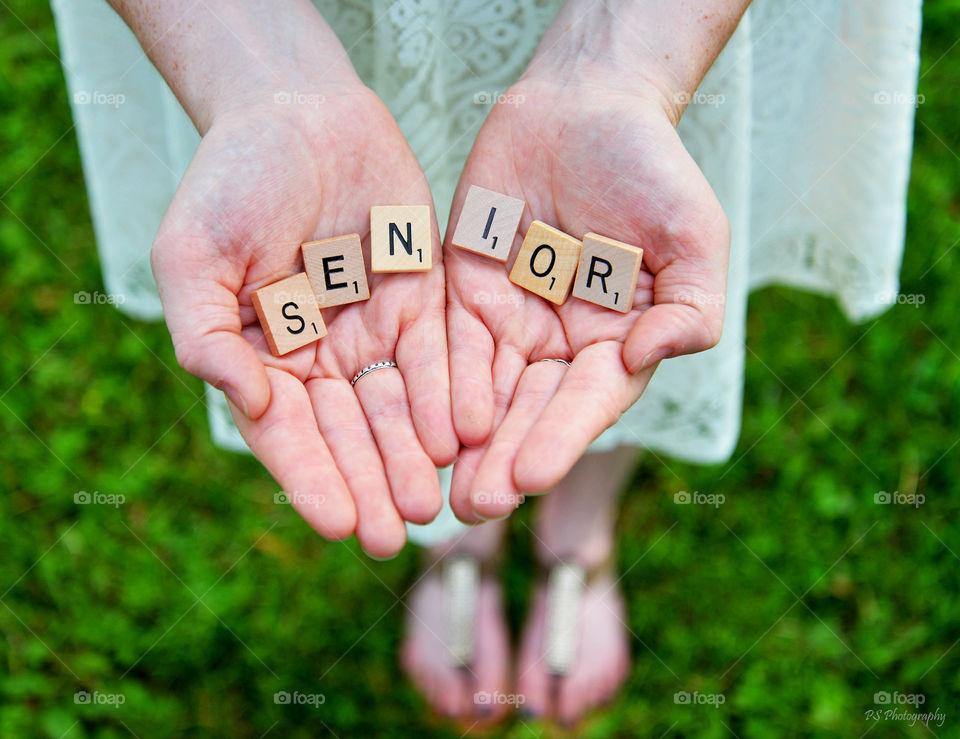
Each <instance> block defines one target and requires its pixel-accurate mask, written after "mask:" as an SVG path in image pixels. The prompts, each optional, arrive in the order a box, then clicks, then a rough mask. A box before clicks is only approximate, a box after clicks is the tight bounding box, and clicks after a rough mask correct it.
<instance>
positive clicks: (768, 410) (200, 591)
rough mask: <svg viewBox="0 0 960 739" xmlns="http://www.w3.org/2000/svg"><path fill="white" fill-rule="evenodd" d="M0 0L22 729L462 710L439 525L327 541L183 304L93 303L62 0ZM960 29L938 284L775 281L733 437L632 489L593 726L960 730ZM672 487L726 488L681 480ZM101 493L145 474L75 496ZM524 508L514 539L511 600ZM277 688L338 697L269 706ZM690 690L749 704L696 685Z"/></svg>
mask: <svg viewBox="0 0 960 739" xmlns="http://www.w3.org/2000/svg"><path fill="white" fill-rule="evenodd" d="M4 5H5V9H3V10H0V32H2V37H3V42H2V44H0V142H2V146H0V193H3V195H2V198H0V205H2V207H0V253H2V255H3V256H2V270H3V277H2V279H3V284H4V288H3V289H2V290H0V337H2V346H3V349H2V351H0V387H2V388H3V391H2V395H0V433H2V441H0V475H2V495H0V542H2V543H0V631H2V641H0V657H2V659H0V736H3V737H33V736H37V737H61V736H65V737H94V736H95V737H124V736H129V735H131V734H133V735H137V736H143V737H163V736H173V735H184V734H186V735H188V736H230V737H247V736H249V737H255V736H262V735H264V734H269V735H272V736H314V735H326V734H328V733H333V734H335V735H338V736H375V735H384V736H389V735H394V736H402V735H407V734H417V735H420V736H451V737H456V736H459V735H460V733H461V731H462V729H457V728H456V727H453V726H450V725H447V724H444V723H442V722H440V721H438V720H436V719H433V718H430V717H429V715H428V713H427V711H426V710H425V707H424V704H423V702H422V701H421V700H420V698H419V697H418V695H417V694H416V692H415V691H414V690H413V689H412V688H411V687H410V686H409V685H408V683H407V682H406V681H405V680H404V679H403V677H402V676H401V674H400V673H399V671H398V669H397V665H396V652H397V646H398V643H399V639H400V636H401V630H402V622H403V616H404V608H403V606H402V605H401V604H400V603H399V601H398V598H399V597H400V596H402V595H403V593H404V591H405V590H406V589H407V588H408V587H409V586H410V584H411V583H412V582H413V580H414V577H415V575H416V571H417V564H418V562H417V554H416V552H415V551H413V550H408V551H406V552H404V553H403V554H402V555H401V556H400V557H399V558H397V559H396V560H394V561H391V562H388V563H383V564H378V563H374V562H372V561H370V560H367V559H365V558H364V556H363V555H362V553H361V552H360V550H359V548H358V547H357V546H356V543H355V542H348V543H346V544H338V545H330V544H325V543H324V542H323V541H321V540H320V539H319V538H318V537H317V536H316V535H315V534H314V533H313V532H312V531H311V530H310V529H309V528H308V527H307V526H306V524H304V523H303V522H302V521H301V520H300V519H299V518H298V517H297V515H296V514H295V513H294V512H293V510H292V509H290V508H289V507H288V506H280V505H275V504H274V502H273V495H274V493H275V492H276V490H277V488H276V485H275V484H274V483H273V482H272V481H271V480H270V478H269V477H268V475H267V474H266V473H265V472H264V471H263V469H262V468H261V467H260V466H259V464H258V463H257V462H255V461H254V460H253V459H252V458H247V457H242V456H237V455H233V454H229V453H225V452H222V451H219V450H217V449H215V448H214V447H213V446H212V444H211V442H210V439H209V434H208V431H207V423H206V415H205V410H204V405H203V403H202V401H201V400H200V398H201V397H202V396H201V384H200V383H199V381H196V380H194V379H193V378H191V377H189V376H187V375H186V374H185V373H184V372H182V371H181V370H180V369H179V368H177V366H176V362H175V360H174V356H173V351H172V349H171V346H170V341H169V337H168V335H167V333H166V330H165V328H164V327H163V326H162V325H149V324H142V323H138V322H136V321H132V320H130V319H127V318H125V317H123V316H122V315H121V314H120V313H118V312H117V311H116V310H114V309H113V308H112V307H110V306H106V305H102V306H89V305H75V304H74V301H73V294H74V292H76V291H78V290H87V291H91V292H92V291H94V290H97V289H101V290H102V284H101V278H100V273H99V267H98V263H97V258H96V252H95V249H94V240H93V233H92V230H91V226H90V221H89V215H88V210H87V201H86V196H85V193H84V187H83V179H82V172H81V167H80V160H79V155H78V151H77V146H76V140H75V137H74V135H73V133H72V132H71V131H70V126H71V116H70V111H69V108H68V102H67V96H66V92H65V89H64V83H63V78H62V73H61V69H60V64H59V62H58V61H57V59H56V58H55V56H54V55H53V54H52V53H51V52H50V51H49V49H53V50H56V48H57V42H56V36H55V33H54V28H53V22H52V18H51V15H50V11H49V8H48V6H47V4H46V3H45V2H43V0H16V1H14V2H10V5H9V7H6V4H4ZM958 32H960V2H957V1H956V0H938V1H936V2H929V3H927V5H926V8H925V27H924V33H923V62H922V66H921V75H922V76H921V80H920V92H921V93H922V94H923V95H924V96H925V102H924V104H923V105H921V106H920V107H919V110H918V122H917V130H916V147H915V158H914V163H913V174H912V180H911V188H910V196H909V216H910V217H909V227H908V235H907V251H906V257H905V263H904V267H903V273H902V290H903V292H904V293H906V294H920V295H923V296H925V303H924V304H923V305H922V306H919V307H914V306H911V305H900V306H897V307H895V308H893V309H892V310H890V311H889V312H888V313H886V314H885V315H884V316H882V317H881V318H880V319H878V320H876V321H872V322H869V323H867V324H865V325H861V326H852V325H849V324H848V323H847V322H846V321H845V319H844V318H843V317H842V316H841V314H840V312H839V311H838V309H837V308H836V306H835V305H834V303H833V302H831V301H829V300H826V299H823V298H818V297H814V296H810V295H805V294H801V293H799V292H794V291H790V290H784V289H768V290H764V291H762V292H760V293H758V294H756V295H754V296H753V298H752V301H751V308H752V310H751V316H750V320H749V343H748V346H749V349H748V361H747V377H746V401H745V408H744V427H743V434H742V438H741V441H740V445H739V447H738V449H737V451H736V453H735V454H734V457H733V459H732V460H731V462H730V463H728V464H725V465H720V466H716V467H695V466H688V465H683V464H679V463H676V462H673V461H670V460H664V461H665V462H666V464H663V463H660V462H658V461H656V460H654V459H653V458H652V457H650V456H648V457H647V459H646V461H645V462H644V464H643V466H642V468H641V469H640V471H639V472H638V475H637V477H636V479H635V481H634V483H633V490H632V492H631V494H630V495H629V496H628V497H627V499H626V503H625V506H624V510H623V516H622V520H621V522H620V528H621V531H622V533H623V538H622V544H621V549H620V563H621V566H622V568H623V569H624V570H625V571H626V575H625V577H624V585H625V588H626V591H627V593H628V595H629V600H630V603H629V618H630V627H631V629H632V630H633V631H634V633H635V634H636V635H637V636H638V637H639V639H641V640H642V643H641V642H640V641H639V640H635V641H634V669H633V671H632V674H631V677H630V680H629V683H628V684H627V686H626V689H625V690H624V692H623V693H622V694H621V696H620V698H619V699H618V700H617V702H616V703H615V704H614V705H613V706H612V708H611V709H610V710H608V711H603V712H599V713H597V714H595V715H593V716H591V717H590V718H589V719H588V720H587V721H585V722H584V723H583V724H582V725H581V726H580V727H579V728H578V730H577V733H578V734H579V735H582V736H654V737H656V736H661V735H669V736H698V737H725V736H731V735H735V736H740V737H772V736H838V737H859V736H862V735H864V734H867V735H870V736H873V737H886V736H917V737H919V736H928V735H931V734H932V735H935V736H939V737H948V736H960V728H958V727H960V647H957V641H958V638H960V624H958V616H960V605H958V603H957V593H958V591H960V566H958V565H960V558H958V552H960V530H958V522H957V512H958V505H957V502H956V490H957V480H958V478H960V446H957V442H958V433H960V431H958V429H960V358H958V355H957V352H958V351H960V325H958V321H957V315H958V303H960V300H958V298H960V291H958V289H957V287H955V285H956V272H955V270H957V269H958V267H960V249H957V248H956V247H957V245H958V241H960V199H958V190H960V158H958V152H960V107H958V100H957V95H958V92H957V91H958V89H960V46H957V41H958ZM46 47H49V49H48V48H46ZM65 132H66V133H65ZM42 244H46V245H48V246H49V247H50V248H51V249H52V250H53V251H54V252H56V254H57V256H58V257H59V258H60V259H61V260H63V262H64V263H65V264H66V265H67V267H68V268H69V269H67V268H65V267H64V266H63V265H61V264H60V263H59V262H58V261H57V259H55V258H54V257H53V255H52V254H51V253H50V252H49V251H47V249H45V248H44V247H43V246H42ZM71 272H72V273H73V274H71ZM951 286H953V287H951ZM680 490H686V491H701V492H704V493H719V494H723V495H724V496H725V497H726V503H725V504H724V505H723V506H722V507H721V508H720V509H718V510H714V509H713V508H710V507H708V506H679V505H675V504H674V502H673V495H674V493H675V492H677V491H680ZM79 491H99V492H100V493H104V494H122V495H123V496H125V499H126V502H125V503H124V504H123V505H122V506H119V507H117V508H113V507H109V506H103V505H97V506H93V505H90V506H79V505H75V504H74V495H75V494H76V493H77V492H79ZM879 491H900V492H901V493H904V494H910V493H920V494H922V495H924V496H925V499H926V502H925V503H924V504H923V505H922V506H921V507H919V508H912V507H908V506H903V505H876V504H875V503H874V495H875V494H876V493H878V492H879ZM529 521H530V516H529V511H526V510H524V511H521V513H520V514H519V515H518V517H517V520H516V521H515V525H514V526H513V530H512V534H511V538H510V546H511V549H512V556H511V558H510V560H509V567H508V568H507V570H506V584H507V593H508V598H509V613H510V618H511V623H512V626H513V627H514V628H518V627H519V625H520V624H521V622H522V618H523V615H524V611H525V608H526V604H527V599H528V590H529V586H530V582H531V579H532V578H533V577H534V574H535V568H534V567H533V564H532V560H531V556H530V545H529V534H528V532H527V530H526V526H525V525H524V524H526V523H529ZM654 653H655V654H654ZM78 690H88V691H94V690H98V691H100V692H102V693H122V694H123V695H124V697H125V703H124V704H123V705H122V706H120V707H114V706H110V705H82V704H77V703H75V701H74V694H75V692H76V691H78ZM281 690H285V691H288V692H293V691H300V692H301V693H322V694H324V696H325V703H324V704H323V705H321V706H319V707H311V706H289V705H277V704H275V703H274V693H275V692H277V691H281ZM679 690H687V691H691V692H692V691H695V690H698V691H701V692H708V693H712V692H722V693H723V695H724V696H725V698H726V702H725V703H724V704H723V705H722V706H721V707H719V708H714V707H712V706H690V705H678V704H676V703H675V702H674V694H675V692H676V691H679ZM877 691H889V692H892V691H900V692H902V693H916V692H919V693H923V694H924V695H925V696H926V704H925V706H924V707H925V708H926V709H928V710H931V711H932V710H933V709H935V708H937V707H939V708H940V709H941V711H942V712H944V713H945V714H946V722H945V723H944V725H943V726H942V727H938V726H936V725H931V726H930V730H929V731H928V730H927V729H925V728H923V727H922V726H916V727H913V728H910V727H909V726H908V725H906V724H903V723H897V722H890V721H880V722H868V721H866V720H865V717H864V712H865V711H866V710H867V709H869V708H873V707H875V706H874V697H873V696H874V693H875V692H877ZM499 731H503V732H504V733H506V734H508V735H511V736H517V737H521V736H529V735H531V733H533V734H540V733H543V734H545V735H551V734H553V733H555V732H556V731H557V730H556V729H554V728H552V727H550V726H547V725H541V724H537V723H533V724H531V723H529V722H527V723H524V722H521V721H519V720H515V721H514V722H513V723H511V724H508V725H506V726H505V727H502V728H501V729H498V732H499Z"/></svg>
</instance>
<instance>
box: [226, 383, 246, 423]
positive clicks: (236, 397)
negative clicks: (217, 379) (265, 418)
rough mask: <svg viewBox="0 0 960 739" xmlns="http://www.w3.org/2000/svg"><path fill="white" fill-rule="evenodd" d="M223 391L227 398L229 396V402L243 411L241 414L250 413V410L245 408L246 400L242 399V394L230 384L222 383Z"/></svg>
mask: <svg viewBox="0 0 960 739" xmlns="http://www.w3.org/2000/svg"><path fill="white" fill-rule="evenodd" d="M223 392H224V394H225V395H226V396H227V397H228V398H230V402H231V403H233V404H234V405H235V406H237V408H239V409H240V410H241V411H243V415H245V416H249V415H250V412H249V411H248V410H247V401H246V400H244V399H243V396H242V395H241V394H240V393H238V392H237V390H236V388H234V387H233V386H232V385H224V386H223Z"/></svg>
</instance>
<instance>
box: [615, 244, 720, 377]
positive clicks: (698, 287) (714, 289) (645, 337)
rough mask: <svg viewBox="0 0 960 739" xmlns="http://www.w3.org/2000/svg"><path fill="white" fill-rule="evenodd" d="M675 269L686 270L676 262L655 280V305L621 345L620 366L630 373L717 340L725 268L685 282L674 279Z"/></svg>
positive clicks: (687, 276) (708, 345)
mask: <svg viewBox="0 0 960 739" xmlns="http://www.w3.org/2000/svg"><path fill="white" fill-rule="evenodd" d="M678 270H679V271H680V272H681V273H683V272H684V271H685V270H684V266H683V264H682V263H679V262H675V263H673V264H671V265H669V266H668V267H666V268H665V269H664V270H663V271H662V272H660V273H659V274H658V275H657V277H656V280H655V281H654V305H653V307H652V308H648V309H647V310H646V311H644V312H643V313H642V314H641V316H640V318H639V319H637V322H636V323H635V324H634V325H633V328H631V329H630V333H629V334H628V335H627V339H626V341H625V342H624V344H623V363H624V365H625V366H626V368H627V370H628V371H629V372H631V373H632V374H636V373H637V372H641V371H643V370H645V369H649V368H650V367H653V366H654V365H656V364H657V363H658V362H659V361H660V360H662V359H666V358H667V357H678V356H680V355H683V354H694V353H696V352H701V351H704V350H705V349H709V348H711V347H713V346H716V345H717V342H719V341H720V335H721V333H722V330H723V314H724V303H725V295H726V269H719V270H710V271H705V272H704V273H702V274H701V275H684V279H677V275H676V271H678ZM691 278H692V279H691ZM658 283H659V284H658Z"/></svg>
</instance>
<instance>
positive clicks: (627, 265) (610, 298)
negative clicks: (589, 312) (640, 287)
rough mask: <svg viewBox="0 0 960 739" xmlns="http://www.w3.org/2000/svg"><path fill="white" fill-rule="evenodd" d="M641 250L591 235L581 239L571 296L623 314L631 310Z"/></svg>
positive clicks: (604, 237)
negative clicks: (581, 244) (578, 262)
mask: <svg viewBox="0 0 960 739" xmlns="http://www.w3.org/2000/svg"><path fill="white" fill-rule="evenodd" d="M642 258H643V249H641V248H639V247H636V246H631V245H630V244H624V243H623V242H622V241H616V240H614V239H608V238H607V237H606V236H600V235H598V234H595V233H588V234H587V235H586V236H584V237H583V250H582V251H581V252H580V265H579V266H578V267H577V277H576V279H574V281H573V297H575V298H580V299H581V300H588V301H590V302H591V303H596V304H597V305H602V306H603V307H604V308H610V309H611V310H618V311H620V312H621V313H626V312H627V311H629V310H630V309H631V308H632V307H633V293H634V291H635V290H636V289H637V273H638V272H639V271H640V261H641V260H642Z"/></svg>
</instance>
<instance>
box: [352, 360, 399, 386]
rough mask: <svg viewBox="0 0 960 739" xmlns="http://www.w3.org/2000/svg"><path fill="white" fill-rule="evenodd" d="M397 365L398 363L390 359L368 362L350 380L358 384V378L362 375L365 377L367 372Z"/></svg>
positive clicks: (353, 383)
mask: <svg viewBox="0 0 960 739" xmlns="http://www.w3.org/2000/svg"><path fill="white" fill-rule="evenodd" d="M396 366H397V363H396V362H393V361H391V360H389V359H386V360H384V361H382V362H374V363H373V364H368V365H367V366H366V367H364V368H363V369H362V370H360V371H359V372H357V374H355V375H354V376H353V379H352V380H350V384H351V385H356V384H357V380H359V379H360V378H361V377H363V376H364V375H365V374H367V373H369V372H376V371H377V370H379V369H387V368H389V367H396Z"/></svg>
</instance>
